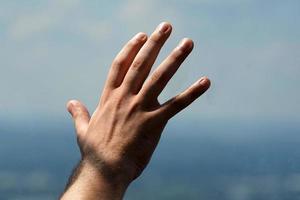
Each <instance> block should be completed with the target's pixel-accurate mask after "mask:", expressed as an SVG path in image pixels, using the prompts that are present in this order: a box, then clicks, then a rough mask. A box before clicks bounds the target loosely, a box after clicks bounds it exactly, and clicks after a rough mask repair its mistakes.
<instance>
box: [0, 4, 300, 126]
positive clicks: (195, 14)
mask: <svg viewBox="0 0 300 200" xmlns="http://www.w3.org/2000/svg"><path fill="white" fill-rule="evenodd" d="M299 13H300V1H298V0H293V1H292V0H287V1H276V0H272V1H271V0H264V1H261V0H228V1H223V0H186V1H178V0H170V1H159V0H152V1H144V0H130V1H83V0H53V1H34V0H31V1H8V0H6V1H5V0H0V46H1V48H0V66H1V73H0V91H1V93H0V94H1V95H0V112H1V113H2V114H1V115H2V116H9V117H10V118H20V117H21V118H22V117H26V118H27V117H34V116H40V115H41V116H42V115H50V116H62V115H64V114H65V112H66V111H65V103H66V102H67V100H68V99H72V98H77V99H80V100H82V101H83V102H85V103H86V104H87V105H88V107H89V108H90V110H93V109H94V107H95V105H96V103H97V101H98V98H99V95H100V92H101V89H102V86H103V83H104V81H105V79H106V73H107V71H108V69H109V66H110V63H111V60H112V59H113V58H114V56H115V55H116V54H117V52H118V51H119V49H120V48H121V47H122V45H123V44H124V43H125V42H126V41H127V40H128V39H129V38H130V37H132V36H133V35H134V34H135V33H136V32H139V31H144V32H146V33H148V34H150V33H151V31H152V30H153V29H154V28H155V27H156V25H157V24H159V23H160V22H161V21H170V22H171V23H172V24H173V34H172V36H171V38H170V39H169V41H168V42H167V44H166V45H165V47H164V49H163V50H162V53H161V55H160V57H159V59H158V61H157V62H156V64H155V66H157V64H158V63H159V62H160V61H161V60H162V59H163V58H164V57H165V56H166V55H167V54H168V52H170V51H171V49H172V48H174V47H175V45H176V44H177V42H179V40H180V39H181V38H183V37H190V38H192V39H193V40H194V42H195V49H194V51H193V53H192V54H191V55H190V57H189V58H188V60H187V61H186V62H185V64H184V65H183V66H182V67H181V68H180V70H179V71H178V73H177V74H176V75H175V77H174V79H173V80H172V81H171V82H170V84H169V85H168V87H167V88H166V90H165V91H164V93H163V94H162V95H161V97H160V100H161V101H162V102H163V101H165V100H166V99H168V98H170V97H171V96H173V95H175V94H176V93H178V92H180V91H182V90H183V89H185V88H186V87H188V86H189V85H190V84H192V83H193V82H194V81H195V80H196V79H197V78H199V77H200V76H203V75H207V76H208V77H210V78H211V80H212V83H213V84H212V88H211V90H210V91H209V92H208V93H207V94H206V95H204V96H203V97H202V98H201V99H200V100H198V101H197V102H195V103H194V104H193V105H192V106H191V107H190V108H189V109H187V110H186V111H184V117H193V118H195V117H199V118H209V119H215V118H218V119H219V118H221V119H222V118H226V119H237V118H239V119H286V120H293V121H294V120H296V121H299V120H300V117H299V112H300V105H299V102H300V92H299V86H300V78H299V77H300V28H299V27H300V26H299V21H300V14H299ZM155 66H154V68H155ZM180 116H182V117H183V115H182V114H181V115H180ZM180 116H179V117H180Z"/></svg>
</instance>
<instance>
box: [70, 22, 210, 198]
mask: <svg viewBox="0 0 300 200" xmlns="http://www.w3.org/2000/svg"><path fill="white" fill-rule="evenodd" d="M171 30H172V27H171V25H170V24H169V23H162V24H160V25H159V26H158V28H157V29H156V30H155V31H154V32H153V33H152V35H151V36H150V37H149V38H147V35H146V34H145V33H139V34H137V35H136V36H135V37H133V38H132V39H131V40H130V41H129V42H128V43H127V44H126V45H125V46H124V47H123V49H122V50H121V51H120V53H119V54H118V55H117V56H116V58H115V59H114V61H113V63H112V65H111V69H110V72H109V75H108V78H107V81H106V83H105V87H104V90H103V93H102V96H101V99H100V102H99V105H98V106H97V108H96V110H95V111H94V113H93V115H92V116H91V117H90V115H89V114H88V111H87V109H86V107H85V106H84V105H83V104H82V103H80V102H79V101H76V100H72V101H70V102H69V103H68V105H67V107H68V110H69V112H70V113H71V114H72V117H73V119H74V122H75V126H76V132H77V138H78V144H79V147H80V150H81V154H82V161H81V165H82V169H81V170H80V171H81V172H80V173H79V174H84V173H85V174H86V176H84V177H88V176H89V175H88V174H89V173H90V174H93V175H92V177H97V178H95V179H97V183H95V185H97V184H99V182H102V183H101V184H102V186H101V187H106V188H107V189H106V191H103V192H104V193H107V192H109V190H110V189H111V190H112V192H114V193H115V194H114V196H109V195H107V196H106V197H107V198H103V199H120V198H122V196H123V195H124V192H125V190H126V188H127V186H128V185H129V184H130V183H131V182H132V181H133V180H134V179H135V178H137V177H138V176H139V175H140V174H141V173H142V171H143V170H144V169H145V167H146V166H147V164H148V162H149V160H150V158H151V155H152V153H153V151H154V150H155V147H156V146H157V144H158V142H159V138H160V136H161V133H162V131H163V129H164V127H165V125H166V124H167V122H168V120H169V119H170V118H172V117H173V116H174V115H176V114H177V113H178V112H179V111H181V110H182V109H184V108H185V107H187V106H188V105H189V104H191V103H192V102H193V101H194V100H195V99H197V98H198V97H199V96H200V95H201V94H203V93H204V92H205V91H206V90H207V89H208V88H209V86H210V81H209V79H207V78H205V77H203V78H201V79H200V80H198V81H197V82H196V83H194V84H193V85H192V86H191V87H189V88H188V89H187V90H185V91H184V92H182V93H181V94H179V95H177V96H175V97H173V98H171V99H170V100H169V101H167V102H165V103H163V104H160V103H159V102H158V99H157V98H158V96H159V94H160V93H161V92H162V90H163V89H164V87H165V86H166V84H167V83H168V81H169V80H170V79H171V77H172V76H173V75H174V74H175V72H176V71H177V69H178V68H179V66H180V65H181V63H182V62H183V61H184V60H185V58H186V57H187V56H188V54H189V53H190V52H191V51H192V49H193V42H192V40H190V39H183V40H182V41H181V43H180V44H179V45H178V47H176V48H175V49H174V50H173V51H172V52H171V54H170V55H169V56H168V57H167V58H166V59H165V60H164V61H163V62H162V63H161V64H160V65H159V67H158V68H157V69H156V70H155V71H154V72H153V74H152V75H151V76H150V77H149V78H148V79H147V80H146V78H147V77H148V74H149V72H150V69H151V67H152V65H153V63H154V61H155V59H156V58H157V55H158V54H159V51H160V49H161V48H162V46H163V45H164V43H165V41H166V40H167V38H168V37H169V36H170V34H171ZM85 168H86V169H89V170H86V171H89V172H88V173H86V172H84V169H85ZM78 177H80V175H78ZM78 177H77V178H75V179H79V178H78ZM83 179H84V178H83ZM92 179H93V178H92ZM92 179H90V180H92ZM76 181H78V180H73V181H71V182H72V183H71V185H70V187H72V185H74V183H76ZM87 182H89V183H88V184H93V183H91V182H90V181H87ZM94 182H96V181H94ZM110 186H111V187H110ZM95 188H97V187H96V186H95ZM98 189H99V188H98ZM96 190H97V189H96ZM117 191H118V194H116V193H117ZM102 194H103V193H102ZM98 197H99V196H98ZM99 199H101V198H99Z"/></svg>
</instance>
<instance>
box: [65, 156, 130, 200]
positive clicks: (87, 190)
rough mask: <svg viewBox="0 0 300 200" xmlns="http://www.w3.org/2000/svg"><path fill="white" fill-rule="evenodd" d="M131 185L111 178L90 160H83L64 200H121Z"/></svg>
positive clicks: (123, 180) (122, 180)
mask: <svg viewBox="0 0 300 200" xmlns="http://www.w3.org/2000/svg"><path fill="white" fill-rule="evenodd" d="M129 183H130V182H128V181H125V179H116V178H115V177H112V178H110V177H109V176H107V174H104V173H103V172H102V171H101V170H99V169H98V167H96V166H95V165H94V164H93V163H91V162H90V161H89V160H86V159H83V160H81V161H80V163H79V165H78V173H77V176H76V177H74V178H73V180H71V183H70V186H69V188H68V190H67V191H66V192H65V194H64V196H63V197H62V199H73V198H74V199H101V200H102V199H103V200H120V199H122V197H123V196H124V194H125V192H126V189H127V187H128V186H129Z"/></svg>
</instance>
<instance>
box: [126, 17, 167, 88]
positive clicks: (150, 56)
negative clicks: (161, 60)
mask: <svg viewBox="0 0 300 200" xmlns="http://www.w3.org/2000/svg"><path fill="white" fill-rule="evenodd" d="M171 30H172V27H171V25H170V24H169V23H166V22H163V23H161V24H160V25H159V26H158V27H157V28H156V30H155V31H154V32H153V33H152V35H151V36H150V37H149V39H148V41H147V42H146V43H145V45H144V46H143V47H142V48H141V50H140V51H139V53H138V54H137V56H136V57H135V59H134V60H133V63H132V64H131V66H130V68H129V70H128V72H127V74H126V76H125V79H124V82H123V83H124V85H125V87H127V89H128V90H129V91H132V92H133V93H137V92H138V91H139V90H140V88H141V86H142V84H143V83H144V81H145V79H146V78H147V76H148V74H149V72H150V70H151V67H152V65H153V63H154V61H155V59H156V58H157V55H158V53H159V51H160V49H161V47H162V46H163V45H164V43H165V41H166V40H167V38H168V37H169V36H170V34H171Z"/></svg>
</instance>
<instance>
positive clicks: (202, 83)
mask: <svg viewBox="0 0 300 200" xmlns="http://www.w3.org/2000/svg"><path fill="white" fill-rule="evenodd" d="M205 82H206V78H204V77H203V78H201V79H200V80H199V81H198V84H200V85H205Z"/></svg>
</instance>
